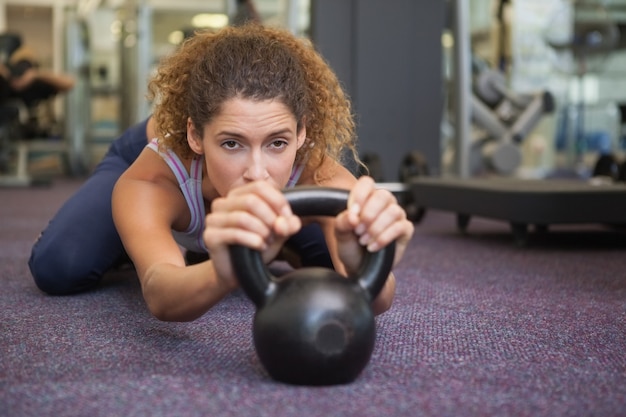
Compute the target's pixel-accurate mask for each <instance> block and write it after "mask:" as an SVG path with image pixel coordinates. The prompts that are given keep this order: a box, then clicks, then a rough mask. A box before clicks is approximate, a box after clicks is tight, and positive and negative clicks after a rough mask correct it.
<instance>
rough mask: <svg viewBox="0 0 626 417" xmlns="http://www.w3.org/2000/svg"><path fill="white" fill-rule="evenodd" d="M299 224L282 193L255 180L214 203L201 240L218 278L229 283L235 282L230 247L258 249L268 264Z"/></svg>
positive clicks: (298, 227) (299, 226) (298, 219)
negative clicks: (235, 245) (230, 281)
mask: <svg viewBox="0 0 626 417" xmlns="http://www.w3.org/2000/svg"><path fill="white" fill-rule="evenodd" d="M301 225H302V224H301V221H300V218H299V217H298V216H296V215H294V214H293V213H292V211H291V207H290V206H289V203H288V202H287V199H286V198H285V196H284V194H283V193H282V191H281V190H279V189H278V188H276V187H275V186H273V185H271V184H270V183H268V182H264V181H255V182H252V183H249V184H246V185H244V186H242V187H238V188H236V189H233V190H232V191H230V192H229V193H228V195H226V196H225V197H220V198H216V199H215V200H213V203H212V204H211V213H210V214H208V215H207V217H206V219H205V229H204V234H203V237H204V242H205V244H206V246H207V248H208V250H209V253H210V254H211V260H212V262H213V266H214V268H215V270H216V272H217V275H218V278H219V279H221V280H228V281H229V280H235V279H236V278H235V277H234V275H233V270H232V265H231V260H230V255H229V253H228V246H229V245H233V244H238V245H243V246H247V247H249V248H251V249H254V250H258V251H260V252H261V255H262V258H263V261H264V262H266V263H268V262H270V261H271V260H273V259H274V258H275V257H276V255H277V254H278V253H279V251H280V249H281V248H282V246H283V244H284V243H285V241H286V240H287V238H289V237H290V236H291V235H293V234H294V233H296V232H298V231H299V230H300V228H301Z"/></svg>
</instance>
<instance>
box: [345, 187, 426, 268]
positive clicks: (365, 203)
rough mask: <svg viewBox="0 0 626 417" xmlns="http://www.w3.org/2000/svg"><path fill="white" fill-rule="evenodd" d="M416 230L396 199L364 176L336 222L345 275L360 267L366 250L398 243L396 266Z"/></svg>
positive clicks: (375, 249) (378, 248) (354, 188)
mask: <svg viewBox="0 0 626 417" xmlns="http://www.w3.org/2000/svg"><path fill="white" fill-rule="evenodd" d="M413 230H414V227H413V223H411V222H410V221H409V220H407V218H406V212H405V211H404V209H403V208H402V207H401V206H400V205H399V204H398V201H397V199H396V198H395V196H394V195H393V194H392V193H391V192H389V191H387V190H381V189H377V188H376V184H375V182H374V180H373V179H372V178H371V177H368V176H362V177H360V178H359V179H358V180H357V183H356V185H355V186H354V187H353V188H352V190H351V191H350V196H349V198H348V208H347V210H345V211H343V212H341V213H340V214H339V215H338V216H337V217H336V219H335V236H336V239H337V249H338V254H339V259H340V260H341V262H342V263H343V264H344V266H345V268H346V272H348V273H353V272H355V271H357V270H358V267H359V266H360V265H361V260H362V257H363V253H364V250H367V251H370V252H376V251H378V250H380V249H382V248H383V247H385V246H387V245H388V244H389V243H391V242H392V241H394V240H395V241H396V252H395V258H394V263H393V264H394V266H395V265H396V264H397V263H398V261H399V260H400V259H401V258H402V255H403V254H404V251H405V249H406V246H407V244H408V242H409V240H410V239H411V237H412V236H413Z"/></svg>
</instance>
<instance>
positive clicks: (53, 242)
mask: <svg viewBox="0 0 626 417" xmlns="http://www.w3.org/2000/svg"><path fill="white" fill-rule="evenodd" d="M146 123H147V120H146V121H143V122H142V123H139V124H137V125H135V126H133V127H131V128H129V129H128V130H127V131H125V132H124V133H123V134H122V136H120V137H119V138H118V139H117V140H115V141H114V142H113V143H112V144H111V147H110V148H109V151H108V152H107V154H106V155H105V156H104V158H103V159H102V161H101V162H100V163H99V164H98V166H97V167H96V169H95V170H94V172H93V173H92V175H91V176H90V177H89V178H88V179H87V180H86V181H85V183H84V184H83V185H82V186H81V187H80V188H79V189H78V191H76V193H75V194H74V195H73V196H72V197H70V199H69V200H67V201H66V202H65V204H63V206H62V207H61V209H60V210H59V211H58V212H57V213H56V215H55V216H54V217H53V218H52V220H51V221H50V222H49V223H48V225H47V227H46V228H45V229H44V231H43V232H42V233H41V236H40V237H39V239H38V240H37V242H36V243H35V245H34V246H33V248H32V251H31V255H30V259H29V261H28V266H29V267H30V271H31V274H32V275H33V278H34V280H35V283H36V284H37V286H38V287H39V288H40V289H41V290H42V291H44V292H46V293H48V294H57V295H61V294H72V293H77V292H80V291H85V290H88V289H90V288H93V287H94V286H96V285H97V284H98V283H99V282H100V280H101V278H102V276H103V274H104V273H105V272H107V271H108V270H110V269H111V268H112V267H114V266H115V265H116V264H117V263H119V261H120V259H123V258H124V257H125V256H126V253H125V251H124V246H123V245H122V242H121V240H120V237H119V235H118V234H117V230H116V229H115V225H114V223H113V216H112V213H111V193H112V191H113V186H114V185H115V183H116V181H117V179H118V178H119V177H120V175H121V174H122V173H123V172H124V171H125V170H126V169H127V168H128V167H129V166H130V164H132V163H133V161H134V160H135V159H136V158H137V156H139V154H140V153H141V151H142V150H143V149H144V147H145V146H146V144H147V137H146ZM289 244H290V247H292V248H293V249H294V251H296V253H298V254H299V255H300V256H301V257H302V263H303V265H319V266H325V267H332V262H331V260H330V256H329V254H328V248H327V247H326V243H325V240H324V235H323V233H322V232H321V229H320V228H319V226H318V225H315V224H314V225H310V226H307V227H304V228H303V229H302V230H301V231H300V232H299V233H298V234H296V235H294V236H293V237H292V238H291V239H290V240H289Z"/></svg>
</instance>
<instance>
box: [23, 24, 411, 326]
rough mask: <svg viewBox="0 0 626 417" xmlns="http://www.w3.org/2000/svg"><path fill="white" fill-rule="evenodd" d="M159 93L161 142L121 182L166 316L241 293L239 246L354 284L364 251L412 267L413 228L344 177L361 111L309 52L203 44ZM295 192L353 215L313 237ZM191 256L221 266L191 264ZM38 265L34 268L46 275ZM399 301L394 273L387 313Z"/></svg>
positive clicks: (140, 257)
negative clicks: (288, 257) (288, 191)
mask: <svg viewBox="0 0 626 417" xmlns="http://www.w3.org/2000/svg"><path fill="white" fill-rule="evenodd" d="M149 87H150V93H151V98H152V99H153V100H154V102H155V110H154V114H153V116H152V119H151V121H150V122H149V123H147V124H146V126H145V128H146V129H151V128H154V129H155V131H154V134H150V136H151V137H154V138H155V139H154V140H152V141H151V142H150V143H149V144H148V145H147V146H146V147H145V149H143V150H142V151H141V153H140V154H139V156H138V157H137V158H136V160H135V161H134V162H133V163H132V164H131V165H130V167H128V168H127V169H125V170H124V172H123V174H121V176H120V178H119V180H117V182H116V184H115V187H114V190H113V193H112V215H113V219H114V222H115V226H116V231H117V233H119V238H121V241H122V242H123V247H124V249H125V251H126V252H127V253H128V256H129V257H130V259H131V260H132V262H133V264H134V266H135V268H136V270H137V274H138V276H139V280H140V282H141V287H142V291H143V295H144V298H145V301H146V303H147V305H148V307H149V309H150V311H151V312H152V313H153V314H154V315H155V316H156V317H157V318H159V319H161V320H172V321H188V320H193V319H195V318H198V317H200V316H201V315H202V314H204V313H205V312H206V311H207V310H208V309H210V308H211V307H212V306H213V305H214V304H215V303H217V302H219V301H220V300H221V299H222V298H223V297H224V296H226V295H227V294H228V293H230V292H231V291H233V290H234V289H235V288H236V287H237V282H236V279H235V277H234V276H233V273H232V270H231V266H230V265H231V263H230V258H229V255H228V250H227V248H228V246H229V245H231V244H241V245H245V246H248V247H251V248H253V249H257V250H259V251H261V253H262V256H263V258H264V260H265V261H266V262H270V261H271V260H273V259H274V258H275V257H276V256H277V255H278V253H279V252H280V250H281V248H282V247H283V245H285V244H287V245H291V246H292V247H293V249H294V252H295V253H298V254H300V255H302V256H303V258H304V259H303V263H309V264H311V263H320V264H326V265H324V266H334V267H335V269H337V270H338V271H340V272H342V273H347V272H350V271H353V270H354V269H355V268H357V267H358V266H359V265H360V263H361V258H362V255H363V246H362V245H364V246H366V247H367V250H370V251H376V250H379V249H380V248H382V247H384V246H386V245H387V244H389V243H390V242H391V241H394V240H395V241H396V242H397V250H396V254H397V255H396V262H397V261H398V260H399V259H400V258H401V256H402V254H403V252H404V249H405V247H406V244H407V242H408V241H409V239H410V238H411V235H412V232H413V225H412V224H411V223H410V222H409V221H407V219H406V215H405V213H404V211H403V210H402V208H401V207H400V206H399V205H398V204H397V202H396V200H395V198H394V197H393V196H392V195H391V194H390V193H389V192H387V191H383V190H377V189H376V187H375V184H374V182H373V180H372V179H371V178H369V177H362V178H360V179H359V180H357V179H356V178H355V177H354V176H353V175H352V174H350V172H349V171H348V170H347V169H346V168H344V167H343V166H342V165H341V163H340V162H341V155H342V153H343V152H344V151H346V150H349V151H352V153H353V154H356V150H355V142H354V135H353V133H354V132H353V130H354V124H353V120H352V116H351V113H350V105H349V102H348V100H347V99H346V97H345V95H344V93H343V91H342V90H341V88H340V86H339V83H338V81H337V79H336V77H335V75H334V74H333V73H332V71H331V70H330V69H329V67H328V66H327V64H326V63H325V62H324V61H323V59H322V58H321V57H320V56H319V55H318V54H317V53H316V52H315V51H314V50H313V48H311V47H310V46H309V45H307V44H305V43H304V42H303V41H301V40H298V39H296V38H295V37H293V36H292V35H291V34H289V33H288V32H286V31H282V30H278V29H269V28H263V27H261V26H258V25H254V24H250V25H244V26H242V27H236V28H232V27H231V28H226V29H223V30H221V31H219V32H217V33H199V34H196V35H195V36H194V37H192V38H190V39H189V40H187V41H186V42H185V43H184V44H183V45H182V46H181V47H180V48H179V49H178V50H177V51H176V52H175V53H174V54H173V55H171V56H170V57H168V58H166V59H165V60H164V61H163V62H162V63H161V65H160V66H159V68H158V70H157V72H156V74H155V76H154V78H153V79H152V80H151V82H150V85H149ZM355 156H356V155H355ZM113 175H114V174H113ZM295 185H320V186H329V187H338V188H344V189H349V190H351V192H350V197H349V203H348V210H346V211H345V212H343V213H340V214H339V215H338V216H336V217H335V218H324V217H320V218H317V219H310V218H309V219H303V221H304V222H305V223H307V226H306V227H302V222H301V220H300V219H299V218H298V217H296V216H294V215H293V214H292V213H291V211H290V209H289V205H288V204H287V202H286V200H285V197H284V196H283V194H282V192H281V191H280V190H281V189H282V188H285V187H291V186H295ZM62 211H63V209H62ZM67 220H69V219H67ZM52 223H53V222H51V224H52ZM309 223H310V224H309ZM47 234H48V233H47V231H46V232H44V234H43V236H42V238H41V239H40V241H41V240H43V239H44V238H45V237H46V235H47ZM38 244H39V243H38ZM180 246H183V247H185V248H186V249H188V250H190V251H193V252H208V253H210V259H207V260H203V261H201V262H199V263H196V264H193V265H190V264H189V263H188V262H186V261H185V258H184V256H183V254H182V252H181V250H180ZM36 249H37V247H35V250H34V251H33V254H35V252H36ZM82 251H83V250H82V249H81V252H82ZM113 252H114V251H111V258H115V257H119V256H120V254H121V253H123V251H122V249H121V248H120V249H119V253H117V252H116V253H113ZM320 253H321V255H319V254H320ZM311 254H313V256H314V257H315V260H314V261H311V259H310V255H311ZM77 255H78V254H77ZM100 255H102V256H108V254H102V253H101V254H100ZM34 258H36V255H34V257H31V270H33V271H39V272H43V271H44V270H45V268H36V267H34V264H36V263H37V262H36V260H35V261H33V259H34ZM307 258H308V260H307ZM111 263H112V261H109V265H110V264H111ZM101 265H103V264H101ZM100 267H101V266H100ZM101 273H102V271H97V272H96V273H94V271H92V272H91V274H92V278H95V279H96V280H97V278H98V274H100V275H101ZM33 275H34V276H35V280H36V282H38V283H39V285H40V287H45V285H42V283H43V282H46V281H48V280H45V279H38V276H37V273H36V272H33ZM91 281H94V279H92V280H91ZM394 291H395V279H394V277H393V275H390V277H389V279H388V280H387V282H386V285H385V288H384V289H383V290H382V291H381V293H380V295H379V296H378V298H377V299H376V300H375V302H374V310H375V311H376V312H377V313H381V312H383V311H385V310H386V309H388V308H389V306H390V305H391V302H392V299H393V294H394Z"/></svg>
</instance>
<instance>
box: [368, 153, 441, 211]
mask: <svg viewBox="0 0 626 417" xmlns="http://www.w3.org/2000/svg"><path fill="white" fill-rule="evenodd" d="M361 162H363V164H365V166H366V167H367V170H359V172H358V174H357V175H359V176H360V175H369V176H371V177H372V178H373V179H374V181H376V186H377V187H378V188H381V189H384V190H387V191H390V192H392V193H393V194H394V195H395V196H396V198H397V199H398V203H399V204H400V205H401V206H402V208H404V210H405V211H406V215H407V219H409V220H410V221H412V222H413V223H419V222H420V221H421V220H422V218H423V217H424V215H425V214H426V210H425V209H424V208H423V207H421V206H419V205H417V204H415V201H414V200H413V194H412V193H411V192H410V187H409V186H408V184H407V182H408V181H409V180H410V179H412V178H416V177H421V176H428V175H429V168H428V161H426V158H425V157H424V155H423V154H422V153H420V152H417V151H412V152H408V153H407V154H406V155H405V156H404V158H402V162H401V164H400V168H399V170H398V182H385V181H384V178H383V176H382V163H381V160H380V157H379V156H378V154H375V153H366V154H364V155H363V156H362V157H361Z"/></svg>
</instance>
